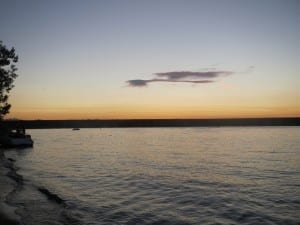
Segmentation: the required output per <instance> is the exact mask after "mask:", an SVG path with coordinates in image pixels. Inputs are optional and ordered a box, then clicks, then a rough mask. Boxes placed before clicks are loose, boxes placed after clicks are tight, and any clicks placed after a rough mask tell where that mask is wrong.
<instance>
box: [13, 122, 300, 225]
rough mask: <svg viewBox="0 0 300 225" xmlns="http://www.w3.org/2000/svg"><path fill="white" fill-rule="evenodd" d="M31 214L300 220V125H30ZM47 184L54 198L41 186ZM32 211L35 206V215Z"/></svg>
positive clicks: (49, 219) (21, 201)
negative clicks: (77, 128) (34, 127)
mask: <svg viewBox="0 0 300 225" xmlns="http://www.w3.org/2000/svg"><path fill="white" fill-rule="evenodd" d="M30 133H31V135H32V136H33V137H34V141H35V146H34V148H33V149H28V150H24V151H23V152H20V151H18V152H15V151H11V152H7V155H9V156H11V157H14V158H16V159H17V165H18V166H19V167H20V170H19V173H20V174H22V175H23V176H24V178H25V186H24V188H23V189H22V190H20V191H18V192H17V193H16V194H15V196H14V199H13V200H12V201H13V202H14V204H17V205H19V206H22V208H20V209H19V213H20V214H21V215H22V218H23V221H24V222H25V223H27V224H40V223H41V222H42V223H44V224H47V223H48V224H70V223H72V224H241V223H243V224H298V223H299V221H300V216H299V215H300V214H299V206H300V205H299V203H300V199H299V198H300V197H299V196H300V193H299V185H300V179H299V178H300V176H299V171H300V170H299V169H300V152H299V146H300V138H299V137H300V128H298V127H251V128H130V129H124V128H123V129H81V130H80V131H77V132H74V131H72V130H68V129H61V130H31V131H30ZM40 186H43V187H47V188H48V189H49V190H50V191H51V192H53V193H56V194H57V195H58V196H60V197H61V198H63V199H64V200H66V205H67V206H66V207H61V206H58V205H57V204H56V203H54V202H51V201H49V200H47V198H45V196H43V194H42V193H39V192H38V191H36V187H40ZM33 214H34V215H35V216H33Z"/></svg>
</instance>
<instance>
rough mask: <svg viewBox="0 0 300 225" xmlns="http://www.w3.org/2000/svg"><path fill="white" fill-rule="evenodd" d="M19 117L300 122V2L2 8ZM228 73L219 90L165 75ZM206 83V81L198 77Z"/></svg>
mask: <svg viewBox="0 0 300 225" xmlns="http://www.w3.org/2000/svg"><path fill="white" fill-rule="evenodd" d="M0 11H1V13H0V27H1V31H0V40H2V41H3V42H4V44H5V45H7V46H8V47H11V46H14V47H15V48H16V51H17V53H18V54H19V56H20V61H19V63H18V68H19V77H18V78H17V80H16V87H15V89H14V90H13V91H12V94H11V97H10V102H11V103H12V105H13V108H12V110H11V114H10V117H18V118H24V119H38V118H42V119H43V118H45V119H46V118H62V119H65V118H70V119H71V118H203V117H205V118H211V117H256V116H263V117H266V116H299V115H300V105H299V103H298V100H299V97H300V94H299V59H300V56H299V54H300V45H299V40H300V37H299V36H300V35H299V34H300V32H299V31H300V28H299V26H298V23H299V17H300V16H299V15H300V1H297V0H281V1H277V0H253V1H244V0H222V1H221V0H218V1H214V0H207V1H201V0H198V1H190V0H188V1H43V0H40V1H14V0H10V1H5V0H2V1H1V9H0ZM182 71H187V72H198V73H201V72H213V71H215V72H216V71H217V72H218V71H229V72H231V75H228V76H222V77H217V78H216V79H213V82H212V83H201V84H200V83H199V84H195V83H187V82H151V83H148V85H147V86H146V87H132V86H130V85H128V83H127V81H128V80H151V79H155V77H156V75H155V74H156V73H168V72H182ZM196 79H198V78H196Z"/></svg>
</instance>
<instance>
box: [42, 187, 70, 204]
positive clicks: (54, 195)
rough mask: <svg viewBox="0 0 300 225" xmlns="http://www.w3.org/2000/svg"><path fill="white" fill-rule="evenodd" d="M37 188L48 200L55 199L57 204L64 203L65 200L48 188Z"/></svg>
mask: <svg viewBox="0 0 300 225" xmlns="http://www.w3.org/2000/svg"><path fill="white" fill-rule="evenodd" d="M38 190H39V191H40V192H41V193H43V194H44V195H46V196H47V198H48V199H49V200H52V201H55V202H56V203H58V204H64V203H65V201H64V200H63V199H61V198H60V197H59V196H58V195H56V194H54V193H51V192H50V191H49V190H48V189H46V188H43V187H40V188H38Z"/></svg>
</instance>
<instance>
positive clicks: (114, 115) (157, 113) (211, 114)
mask: <svg viewBox="0 0 300 225" xmlns="http://www.w3.org/2000/svg"><path fill="white" fill-rule="evenodd" d="M299 116H300V109H299V108H298V109H296V110H295V108H292V107H290V108H289V107H273V108H272V107H270V108H258V107H252V108H251V107H246V108H243V107H207V108H195V107H168V108H167V107H164V108H155V107H152V108H151V107H135V109H134V110H133V109H132V108H128V107H113V108H101V109H99V108H98V109H97V108H96V109H93V108H63V109H52V110H51V109H42V110H41V109H37V110H35V111H32V110H20V111H18V110H15V111H14V110H12V112H11V113H10V114H9V115H7V116H6V119H13V118H16V119H24V120H36V119H50V120H52V119H53V120H67V119H215V118H259V117H261V118H267V117H299Z"/></svg>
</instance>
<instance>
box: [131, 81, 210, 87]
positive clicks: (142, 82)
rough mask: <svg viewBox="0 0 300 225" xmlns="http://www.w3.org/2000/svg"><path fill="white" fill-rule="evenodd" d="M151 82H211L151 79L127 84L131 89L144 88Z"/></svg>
mask: <svg viewBox="0 0 300 225" xmlns="http://www.w3.org/2000/svg"><path fill="white" fill-rule="evenodd" d="M151 82H172V83H193V84H205V83H212V82H214V81H213V80H167V79H152V80H128V81H127V83H128V85H129V86H131V87H145V86H147V85H148V83H151Z"/></svg>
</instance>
